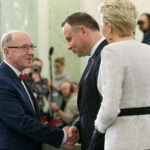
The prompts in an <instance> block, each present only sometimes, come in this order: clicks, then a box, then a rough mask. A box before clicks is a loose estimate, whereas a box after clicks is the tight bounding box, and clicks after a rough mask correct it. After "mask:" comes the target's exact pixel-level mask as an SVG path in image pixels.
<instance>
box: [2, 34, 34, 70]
mask: <svg viewBox="0 0 150 150" xmlns="http://www.w3.org/2000/svg"><path fill="white" fill-rule="evenodd" d="M20 46H24V47H32V46H33V43H32V40H31V38H30V37H29V36H28V35H27V34H26V33H24V32H19V31H18V32H14V33H12V39H11V41H10V42H9V43H8V44H7V46H6V47H5V48H4V49H3V51H4V55H5V60H6V61H7V62H8V63H10V64H11V65H12V66H13V67H15V68H16V69H18V70H19V71H20V72H22V71H23V70H24V69H25V68H29V67H32V60H33V57H34V50H33V49H31V48H29V49H28V50H27V49H23V48H8V47H20Z"/></svg>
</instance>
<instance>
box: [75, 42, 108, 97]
mask: <svg viewBox="0 0 150 150" xmlns="http://www.w3.org/2000/svg"><path fill="white" fill-rule="evenodd" d="M107 44H108V42H107V41H106V40H104V41H102V43H100V45H99V46H98V47H97V49H96V51H95V53H94V54H93V56H92V57H91V58H89V60H88V64H87V66H86V68H85V70H84V72H83V74H82V77H81V79H80V82H79V93H78V97H79V94H80V89H81V87H82V82H83V81H84V79H85V78H87V76H88V74H89V72H90V70H91V68H92V66H93V65H94V59H95V58H96V56H97V55H99V57H100V54H101V51H102V49H103V47H104V46H106V45H107Z"/></svg>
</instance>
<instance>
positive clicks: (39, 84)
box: [27, 58, 51, 121]
mask: <svg viewBox="0 0 150 150" xmlns="http://www.w3.org/2000/svg"><path fill="white" fill-rule="evenodd" d="M41 70H42V61H41V60H40V59H39V58H34V59H33V66H32V68H28V70H27V73H28V81H29V82H30V84H31V88H32V92H33V94H34V96H35V97H36V99H37V103H38V106H39V110H40V113H41V117H42V118H43V119H45V120H46V121H50V120H51V117H50V113H49V103H48V98H49V94H50V87H49V84H48V79H46V78H43V77H41Z"/></svg>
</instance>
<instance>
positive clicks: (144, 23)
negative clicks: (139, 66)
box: [138, 13, 150, 45]
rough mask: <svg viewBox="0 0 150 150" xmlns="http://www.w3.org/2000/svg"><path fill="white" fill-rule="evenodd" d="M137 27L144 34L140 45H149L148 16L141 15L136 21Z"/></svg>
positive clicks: (149, 24) (149, 21)
mask: <svg viewBox="0 0 150 150" xmlns="http://www.w3.org/2000/svg"><path fill="white" fill-rule="evenodd" d="M138 25H139V28H140V30H141V31H142V32H143V34H144V37H143V40H142V43H146V44H149V45H150V14H148V13H143V14H142V15H141V16H140V19H139V20H138Z"/></svg>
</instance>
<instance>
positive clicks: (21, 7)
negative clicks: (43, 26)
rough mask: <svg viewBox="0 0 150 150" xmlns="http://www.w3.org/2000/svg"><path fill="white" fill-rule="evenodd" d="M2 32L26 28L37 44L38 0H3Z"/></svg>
mask: <svg viewBox="0 0 150 150" xmlns="http://www.w3.org/2000/svg"><path fill="white" fill-rule="evenodd" d="M1 4H2V5H1V9H2V10H1V12H2V17H1V19H2V20H1V21H2V24H1V32H2V34H3V33H5V32H8V31H10V30H14V29H17V30H24V31H26V32H28V33H29V34H30V35H31V38H32V39H33V42H34V43H35V44H37V38H36V37H37V0H32V1H31V0H21V1H20V0H1Z"/></svg>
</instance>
